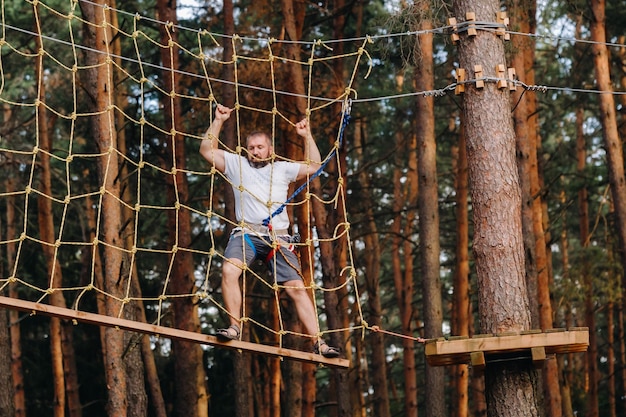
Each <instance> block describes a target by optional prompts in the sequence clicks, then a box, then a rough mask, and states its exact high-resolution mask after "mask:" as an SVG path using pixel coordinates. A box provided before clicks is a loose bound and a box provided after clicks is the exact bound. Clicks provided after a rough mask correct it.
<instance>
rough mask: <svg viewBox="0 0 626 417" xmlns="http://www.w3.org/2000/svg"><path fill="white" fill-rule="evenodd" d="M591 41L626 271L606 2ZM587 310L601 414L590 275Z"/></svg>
mask: <svg viewBox="0 0 626 417" xmlns="http://www.w3.org/2000/svg"><path fill="white" fill-rule="evenodd" d="M591 14H592V16H591V25H590V32H591V40H592V41H594V42H595V43H594V44H593V45H592V46H591V48H592V51H593V60H594V68H595V75H596V83H597V88H598V90H600V91H603V92H604V93H603V94H600V96H599V100H600V114H599V117H600V120H601V123H602V137H603V140H604V149H605V151H606V158H607V164H608V168H609V182H610V185H611V195H612V204H613V207H614V210H615V217H616V226H617V232H618V236H619V246H618V252H619V254H620V258H621V264H622V267H623V268H624V269H625V270H626V178H625V176H624V155H623V149H622V142H621V140H620V138H619V134H618V129H617V119H616V114H615V101H614V98H613V95H612V91H613V87H612V84H611V77H610V69H609V56H608V50H607V47H606V44H605V42H606V33H605V1H604V0H592V1H591ZM587 291H588V293H587V301H586V305H587V311H586V318H587V320H589V321H590V323H588V324H587V326H588V327H589V334H590V340H589V349H588V351H587V358H588V367H589V380H590V391H589V393H588V396H587V398H588V412H587V416H588V417H595V416H598V411H599V410H598V401H599V400H598V386H597V384H598V378H599V371H598V364H597V362H598V356H597V353H598V352H597V350H596V349H597V342H596V341H595V339H596V337H595V330H596V329H595V322H594V321H595V317H594V305H595V303H594V301H593V296H594V294H593V287H592V279H591V277H589V281H588V283H587Z"/></svg>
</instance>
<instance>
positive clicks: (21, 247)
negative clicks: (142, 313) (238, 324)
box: [0, 0, 367, 344]
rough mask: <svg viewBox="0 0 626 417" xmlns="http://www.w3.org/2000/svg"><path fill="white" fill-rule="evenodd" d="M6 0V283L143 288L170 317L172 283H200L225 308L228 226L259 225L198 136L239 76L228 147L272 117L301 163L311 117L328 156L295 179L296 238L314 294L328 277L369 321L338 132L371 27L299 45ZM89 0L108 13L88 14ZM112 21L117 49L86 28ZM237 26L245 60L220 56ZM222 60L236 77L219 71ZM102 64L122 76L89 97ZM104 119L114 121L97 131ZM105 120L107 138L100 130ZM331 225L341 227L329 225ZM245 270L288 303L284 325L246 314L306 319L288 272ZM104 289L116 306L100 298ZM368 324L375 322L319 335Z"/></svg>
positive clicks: (77, 300) (73, 294) (200, 297)
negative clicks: (97, 43) (111, 263)
mask: <svg viewBox="0 0 626 417" xmlns="http://www.w3.org/2000/svg"><path fill="white" fill-rule="evenodd" d="M6 4H8V3H7V2H3V5H4V9H3V14H2V37H1V39H0V56H1V61H0V71H1V74H2V77H1V82H2V84H1V85H0V103H1V105H2V110H3V124H2V126H1V127H0V135H1V138H0V163H1V164H2V171H3V172H4V175H3V180H2V181H1V182H0V184H1V185H0V187H1V192H0V206H1V207H2V213H3V217H4V219H3V223H4V222H6V223H5V225H4V226H3V229H4V231H3V233H2V236H1V238H0V248H2V251H3V258H4V259H6V263H5V265H4V267H3V270H2V278H1V279H0V289H1V290H2V292H3V294H5V295H6V294H8V295H9V296H10V297H15V298H20V299H25V300H30V301H34V302H40V303H52V301H53V298H54V297H59V295H60V294H62V297H63V298H62V299H63V303H65V304H66V305H67V306H71V308H73V309H76V310H79V311H81V310H82V311H90V312H93V311H97V312H99V313H100V314H108V315H117V316H120V317H121V316H123V315H124V311H125V309H127V307H126V306H127V305H129V304H131V303H136V302H139V301H140V302H142V303H143V304H144V305H145V308H146V317H147V320H148V321H150V322H153V323H156V324H158V325H166V326H167V325H172V320H171V319H170V318H169V317H170V315H169V314H168V313H169V312H170V310H171V308H172V300H173V299H175V298H184V297H189V298H192V299H193V300H194V301H197V302H198V305H199V307H200V309H201V311H202V312H208V313H214V314H218V313H219V314H222V315H223V316H224V317H226V316H227V313H226V309H225V308H224V306H223V304H222V300H221V295H220V292H219V281H220V277H221V266H222V264H223V263H224V262H225V258H224V254H223V250H224V247H225V243H226V240H227V237H228V232H229V231H230V230H231V229H232V228H237V227H245V226H246V225H245V224H242V223H238V222H237V221H235V220H233V218H232V217H231V216H229V215H227V214H226V212H225V210H226V203H225V201H226V200H227V195H228V194H229V193H231V190H230V184H229V183H228V180H227V179H226V177H225V176H224V175H222V174H221V173H220V172H218V171H217V170H215V169H214V168H212V167H211V165H210V164H208V163H207V162H206V161H205V160H204V159H202V158H201V157H200V156H199V154H198V148H199V145H200V141H201V140H202V139H203V135H204V132H205V131H206V129H207V127H208V126H209V124H210V122H211V120H213V112H214V109H215V105H216V104H217V103H219V102H221V100H222V98H223V96H224V95H225V94H226V93H224V91H227V89H229V90H228V91H230V92H232V93H233V96H234V99H233V101H234V112H233V114H232V115H231V119H234V123H235V124H236V130H235V131H236V138H235V139H236V143H226V142H223V143H220V147H222V148H224V149H227V150H229V151H231V152H234V153H239V154H242V155H245V139H244V138H245V136H246V134H247V133H249V132H250V131H251V130H253V129H254V128H255V127H256V128H258V129H264V130H267V131H268V133H270V135H271V137H272V141H273V145H274V147H275V149H276V150H277V151H276V155H275V156H274V159H275V160H290V161H300V162H301V161H303V159H302V158H299V157H298V150H299V146H301V145H302V144H301V141H300V142H298V138H297V137H296V135H295V129H294V128H293V126H294V125H295V123H296V122H297V121H298V120H299V118H301V117H303V116H305V117H307V118H308V119H309V120H310V121H311V127H312V132H313V135H314V137H315V138H316V142H317V144H318V146H319V147H320V149H321V151H322V159H323V164H324V167H326V169H325V170H324V172H321V173H320V174H319V175H317V178H315V179H313V178H311V181H306V182H304V183H303V184H297V185H298V186H300V187H301V191H300V192H299V193H298V194H297V195H295V196H294V198H293V199H292V200H290V201H289V202H278V203H284V209H285V210H287V211H288V212H289V213H290V216H291V217H292V218H293V219H295V220H297V221H294V222H292V224H293V225H294V226H293V227H294V230H293V231H292V232H294V233H295V232H297V233H299V234H300V235H301V236H302V239H301V241H300V242H293V245H295V246H296V247H298V248H299V253H300V259H301V260H302V265H303V267H302V275H303V276H304V282H305V285H306V286H307V288H308V289H310V290H311V291H310V292H311V294H312V296H313V297H314V300H315V303H314V304H315V306H316V308H320V307H323V306H324V298H325V297H324V293H325V292H341V293H342V296H346V295H347V296H348V297H346V298H347V299H349V300H350V303H352V304H351V306H350V307H351V311H352V313H350V314H351V316H352V318H353V319H354V318H356V320H355V321H356V322H360V323H364V321H363V320H362V318H361V308H360V305H359V300H360V297H359V294H358V288H357V284H356V271H355V267H354V265H353V259H352V251H351V241H350V224H349V222H348V220H347V219H346V217H345V213H346V212H347V210H346V207H345V200H344V192H345V190H344V177H343V175H344V174H343V172H344V171H345V169H346V168H345V164H344V163H343V162H342V155H341V149H340V148H341V136H342V135H343V131H344V128H345V121H346V120H347V114H348V112H349V101H350V99H351V98H353V97H354V96H355V88H354V84H355V79H356V76H357V73H358V72H359V69H363V68H364V67H365V66H364V65H363V62H362V61H365V60H363V59H362V58H363V57H364V56H365V57H366V58H367V52H366V49H365V46H366V44H367V42H362V41H361V42H355V43H354V45H353V49H352V50H351V51H349V52H345V51H344V52H342V53H341V54H339V53H335V52H334V51H333V48H332V47H330V46H328V45H326V44H324V43H323V42H302V43H297V44H296V46H297V48H298V49H299V50H300V51H302V53H301V55H300V56H301V57H302V58H301V59H300V60H298V59H294V57H293V54H292V53H290V50H291V49H290V48H291V46H292V44H293V43H290V42H284V41H279V40H275V39H258V38H255V39H249V38H244V37H239V36H224V35H220V34H217V33H211V32H209V31H207V30H191V29H187V28H183V27H180V26H177V25H173V24H171V23H169V22H162V21H158V20H156V19H151V18H148V17H145V16H140V15H139V14H135V13H128V12H125V11H121V10H116V9H113V8H111V7H109V6H104V7H102V6H98V5H95V4H93V3H90V2H86V1H82V0H81V1H67V2H65V3H63V2H60V1H56V2H53V1H51V0H50V1H26V2H24V3H23V6H22V7H20V8H18V7H7V6H6ZM53 4H54V5H55V6H53ZM26 5H28V6H29V7H28V8H27V7H26ZM87 7H91V8H92V9H91V10H94V12H95V13H94V16H92V17H86V15H87V13H85V10H87ZM17 10H19V13H16V11H17ZM94 22H101V23H94ZM103 29H106V30H103ZM98 31H101V32H102V33H104V34H105V35H104V36H105V39H103V40H102V44H103V45H105V48H104V50H101V49H100V48H97V49H94V48H93V47H92V46H90V45H91V44H90V43H88V42H86V41H85V38H86V37H87V34H88V33H89V32H94V33H95V32H98ZM96 39H98V38H97V36H96ZM224 41H225V42H224ZM224 43H229V44H230V45H231V46H232V50H233V53H232V58H231V59H227V60H223V51H224V49H223V47H222V45H223V44H224ZM348 47H349V46H346V49H348ZM342 49H343V48H342ZM94 57H96V58H94ZM339 60H340V61H342V63H343V64H344V66H345V68H348V67H351V68H353V70H352V71H351V72H349V73H348V75H347V76H345V79H337V76H336V74H335V73H332V72H331V69H330V68H331V67H332V66H333V64H334V62H336V61H339ZM173 62H178V65H177V66H175V67H173V64H172V63H173ZM294 67H297V68H298V69H299V70H300V71H301V72H302V73H303V75H304V76H303V85H304V88H305V93H304V94H298V93H296V92H294V88H293V85H294V84H293V78H292V75H291V74H292V73H291V72H290V71H291V70H292V69H293V68H294ZM226 70H228V71H231V72H232V74H233V79H232V81H226V80H224V79H222V78H221V75H222V74H224V72H225V71H226ZM93 73H100V74H101V73H104V74H106V76H107V79H109V80H112V83H113V84H112V85H107V86H106V88H105V90H106V93H107V94H108V97H107V100H108V101H107V102H106V103H107V104H106V105H105V106H101V107H98V106H96V105H94V104H93V102H94V101H95V98H94V97H92V96H90V91H91V90H90V89H89V86H88V85H86V84H87V83H88V82H89V80H91V79H92V78H90V74H93ZM333 74H334V75H333ZM321 79H324V80H333V82H320V80H321ZM298 101H299V102H300V103H305V108H306V110H305V114H297V112H295V110H294V109H295V108H296V107H297V106H296V105H295V103H298ZM222 104H223V103H222ZM233 116H234V117H233ZM94 118H99V120H102V119H103V118H104V119H106V120H108V122H107V125H106V126H105V127H104V128H102V125H100V130H98V129H97V128H95V127H94V126H95V125H94V123H93V121H94ZM97 130H98V131H97ZM96 133H97V134H98V135H100V136H105V135H108V136H107V137H106V139H107V140H106V141H99V142H97V141H95V140H94V136H95V135H96ZM222 136H223V135H222ZM220 139H222V138H220ZM103 143H109V144H110V145H109V146H108V147H107V146H103V145H102V144H103ZM283 151H284V152H283ZM181 155H183V156H185V157H184V158H183V159H181ZM279 155H281V156H279ZM285 155H293V157H290V158H287V157H285ZM247 191H250V192H251V193H253V192H254V190H247ZM111 201H113V202H114V203H113V205H111ZM273 203H276V202H273ZM315 205H319V206H320V207H322V211H321V212H322V213H323V212H332V213H333V216H335V217H336V220H333V222H330V223H328V224H319V222H320V221H324V219H317V223H318V225H317V227H316V225H315V224H314V222H313V221H312V219H311V218H312V214H311V213H312V212H313V209H314V206H315ZM111 207H117V208H116V210H117V209H118V210H119V213H120V216H121V222H120V224H121V228H120V229H119V230H117V231H116V234H115V236H114V237H113V238H112V237H111V236H110V235H108V234H107V232H106V230H105V229H106V221H107V216H112V215H114V214H115V213H114V211H111ZM270 215H271V210H270V208H269V205H268V216H270ZM185 222H186V224H185ZM321 226H323V227H324V228H329V230H328V232H326V231H325V232H324V233H320V227H321ZM186 234H187V235H186ZM323 245H330V246H332V248H333V251H334V253H341V254H342V257H341V259H337V260H336V261H335V268H334V271H335V273H336V276H334V277H332V280H330V281H327V282H323V280H322V275H323V271H322V269H321V266H320V264H321V259H320V252H321V249H320V248H321V247H322V246H323ZM107 253H108V255H107ZM112 253H113V254H116V255H115V256H118V257H121V262H120V264H119V271H116V272H115V273H116V274H118V275H119V277H120V279H119V282H120V285H119V286H118V287H116V289H115V290H112V289H111V288H109V286H108V285H106V284H105V279H104V278H103V275H104V273H105V268H106V258H107V256H108V257H111V256H113V255H111V254H112ZM183 255H184V256H191V257H192V258H193V265H194V266H193V271H191V273H192V274H193V276H194V280H193V281H195V284H194V285H192V286H190V287H189V288H187V290H186V291H179V290H178V288H179V287H180V285H179V286H178V287H175V285H174V284H175V283H173V282H172V281H173V279H174V276H173V271H174V270H175V268H176V262H179V261H180V259H181V256H183ZM243 276H244V282H248V284H247V285H243V286H242V288H243V296H244V299H245V298H246V297H249V296H252V294H251V292H252V291H254V293H258V292H259V291H258V289H259V287H263V288H267V289H268V290H270V291H266V293H268V294H273V295H271V296H269V299H272V302H274V303H275V304H274V305H275V306H276V307H277V311H278V314H279V320H278V323H277V324H276V325H274V326H273V325H271V323H267V322H266V317H263V318H262V319H259V318H257V315H256V314H254V312H252V311H249V310H248V308H247V307H246V306H248V304H247V303H244V311H243V317H242V322H243V323H244V324H245V323H252V324H254V326H253V327H257V328H261V329H264V330H265V331H267V332H270V333H272V334H274V335H275V337H276V338H277V339H278V340H279V342H280V343H281V344H282V340H283V338H282V336H283V335H285V334H289V333H292V334H293V333H295V334H298V333H297V332H294V331H292V330H291V329H290V326H287V325H285V324H284V320H283V317H282V316H281V315H280V314H281V313H280V312H281V308H280V303H281V297H280V293H281V291H280V290H281V289H282V288H281V286H279V285H277V284H275V283H274V282H273V280H272V279H268V278H269V276H268V275H267V274H266V272H265V271H263V269H262V268H261V269H259V268H258V265H256V264H255V265H253V266H252V267H250V268H244V271H243ZM251 282H252V283H251ZM328 282H333V283H334V284H333V285H332V286H328V285H327V284H328ZM102 299H106V300H108V303H109V304H108V305H114V306H115V308H114V309H109V308H107V309H102V308H98V307H97V303H98V301H97V300H102ZM111 301H114V302H112V303H111ZM56 304H57V305H58V299H57V302H56ZM320 315H321V316H322V317H323V316H324V315H323V314H321V311H318V316H320ZM355 327H362V324H359V325H358V326H352V325H349V326H347V327H344V328H339V329H338V328H333V329H330V330H328V329H327V330H321V331H320V335H321V334H322V333H324V332H326V331H346V330H348V331H352V330H354V329H355ZM320 328H324V326H320Z"/></svg>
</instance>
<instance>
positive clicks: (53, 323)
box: [35, 8, 66, 417]
mask: <svg viewBox="0 0 626 417" xmlns="http://www.w3.org/2000/svg"><path fill="white" fill-rule="evenodd" d="M35 16H36V17H37V18H38V13H37V9H36V8H35ZM38 27H39V26H38ZM37 46H38V49H41V48H42V41H41V37H39V36H38V37H37ZM43 57H44V55H39V59H38V60H37V63H36V74H37V83H38V87H37V91H38V93H39V96H38V99H39V100H40V102H41V103H42V105H40V106H38V107H37V137H38V140H39V148H40V149H41V150H42V152H41V153H40V155H39V164H38V165H39V167H40V170H41V173H40V191H41V195H40V196H39V198H38V199H37V207H38V212H37V215H38V222H39V234H40V237H41V240H42V242H43V243H42V249H43V253H44V256H45V260H46V268H47V270H48V276H49V278H50V282H49V284H48V285H49V287H50V288H52V289H58V291H54V292H52V293H51V294H50V304H51V305H54V306H57V307H66V305H65V298H64V296H63V292H62V291H61V289H62V288H63V276H62V274H61V267H60V266H59V265H58V264H57V261H56V249H55V246H54V242H55V240H56V238H55V233H54V224H53V219H54V216H53V214H52V201H51V200H50V198H49V197H48V196H52V185H51V184H52V179H51V176H52V174H51V172H50V170H51V169H50V156H49V153H50V152H51V149H52V144H51V143H50V136H49V134H48V114H47V109H46V107H45V106H44V105H43V103H45V101H46V89H45V83H44V75H43V72H44V68H43ZM62 332H63V327H62V326H61V319H59V318H58V317H52V318H51V319H50V354H51V367H52V384H53V387H54V402H53V407H52V409H53V414H54V416H55V417H64V416H65V373H64V372H63V348H62V341H63V335H62Z"/></svg>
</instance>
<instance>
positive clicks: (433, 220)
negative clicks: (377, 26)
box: [415, 17, 446, 417]
mask: <svg viewBox="0 0 626 417" xmlns="http://www.w3.org/2000/svg"><path fill="white" fill-rule="evenodd" d="M431 28H432V22H431V21H430V19H429V18H428V17H427V18H425V19H423V20H422V23H421V24H420V30H424V31H425V33H424V34H421V35H419V36H418V39H419V41H418V44H419V52H417V53H418V54H419V55H418V56H419V58H418V62H417V64H416V71H415V74H416V75H415V90H416V91H431V90H433V89H434V75H433V71H434V65H433V35H432V33H431V32H429V29H431ZM433 100H434V99H433V97H432V96H418V98H417V102H416V125H417V126H418V128H417V129H416V134H417V170H418V181H419V185H418V187H419V193H418V196H417V212H418V220H419V226H418V227H419V242H420V263H421V268H422V270H421V272H422V273H421V275H422V289H423V299H424V336H425V337H426V338H437V337H439V336H441V335H442V324H443V307H442V299H441V277H440V265H439V257H440V255H441V254H440V247H439V204H438V201H439V200H438V189H437V184H438V182H437V157H436V153H437V145H436V143H435V108H434V101H433ZM444 371H445V369H444V368H443V367H440V366H438V367H432V366H429V365H427V366H426V371H425V373H426V386H425V387H424V393H425V398H426V415H427V416H428V417H443V416H444V415H446V407H445V404H446V402H445V396H444V388H445V383H444V376H445V374H444Z"/></svg>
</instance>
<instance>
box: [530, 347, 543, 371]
mask: <svg viewBox="0 0 626 417" xmlns="http://www.w3.org/2000/svg"><path fill="white" fill-rule="evenodd" d="M530 354H531V357H532V359H533V365H535V367H537V368H541V367H542V366H543V363H544V362H545V360H546V349H545V348H544V347H543V346H538V347H534V348H531V349H530Z"/></svg>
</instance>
